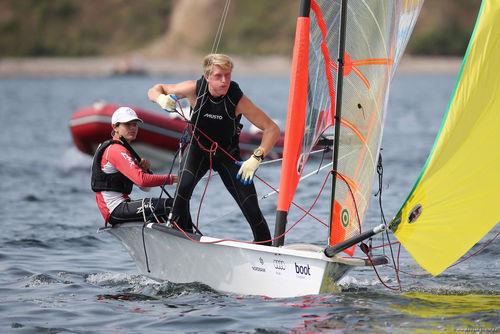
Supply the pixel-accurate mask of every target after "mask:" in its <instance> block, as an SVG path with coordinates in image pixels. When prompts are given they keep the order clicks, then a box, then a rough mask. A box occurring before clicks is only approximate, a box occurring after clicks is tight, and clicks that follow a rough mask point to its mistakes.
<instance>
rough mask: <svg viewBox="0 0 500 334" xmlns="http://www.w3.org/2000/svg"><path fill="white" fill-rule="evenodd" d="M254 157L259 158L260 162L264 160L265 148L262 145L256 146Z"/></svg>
mask: <svg viewBox="0 0 500 334" xmlns="http://www.w3.org/2000/svg"><path fill="white" fill-rule="evenodd" d="M253 157H254V158H255V159H257V160H259V162H262V160H264V150H263V149H261V148H260V147H258V148H256V149H255V151H253Z"/></svg>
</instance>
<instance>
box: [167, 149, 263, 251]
mask: <svg viewBox="0 0 500 334" xmlns="http://www.w3.org/2000/svg"><path fill="white" fill-rule="evenodd" d="M185 152H188V154H187V156H185V157H184V159H183V162H182V165H181V171H180V173H179V184H178V185H177V194H176V195H177V196H176V198H175V201H174V207H173V209H172V213H173V217H174V220H175V221H176V222H177V224H179V226H180V227H181V228H182V229H183V230H185V231H187V232H192V231H193V222H192V220H191V214H190V209H189V201H190V199H191V195H192V194H193V191H194V188H195V187H196V184H198V182H199V181H200V180H201V178H202V177H203V176H204V175H205V173H206V172H207V171H208V170H209V168H210V156H209V154H210V153H209V152H206V151H203V150H202V149H201V148H200V147H199V146H198V144H196V143H192V144H191V149H189V146H188V147H187V148H186V150H185ZM237 158H240V157H239V154H238V155H237ZM212 167H213V169H214V170H215V171H217V172H218V173H219V175H220V177H221V179H222V182H223V183H224V185H225V186H226V189H227V190H228V191H229V193H230V194H231V195H232V196H233V198H234V199H235V201H236V203H237V204H238V206H239V207H240V209H241V211H242V212H243V215H244V216H245V218H246V219H247V221H248V223H249V224H250V228H251V229H252V233H253V237H254V241H268V240H270V239H271V233H270V232H269V227H268V226H267V222H266V219H265V218H264V216H263V214H262V212H261V211H260V208H259V203H258V200H257V193H256V191H255V186H254V184H253V183H251V184H249V185H243V184H242V183H241V182H240V181H238V180H237V179H236V174H237V173H238V170H239V168H240V167H239V166H238V165H237V164H236V163H235V162H234V160H232V159H231V158H229V157H228V156H226V154H225V153H223V152H217V153H216V154H215V155H213V158H212ZM262 244H264V245H270V244H271V242H270V241H269V242H266V243H262Z"/></svg>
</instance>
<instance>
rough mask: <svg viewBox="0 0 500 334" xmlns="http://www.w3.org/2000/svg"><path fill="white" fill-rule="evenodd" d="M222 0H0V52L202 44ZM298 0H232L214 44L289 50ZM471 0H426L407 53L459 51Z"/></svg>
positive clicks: (202, 48)
mask: <svg viewBox="0 0 500 334" xmlns="http://www.w3.org/2000/svg"><path fill="white" fill-rule="evenodd" d="M224 3H225V1H224V0H175V1H174V0H142V1H133V0H104V1H79V0H3V1H1V2H0V57H56V56H57V57H68V56H69V57H73V56H111V55H119V54H123V53H127V52H131V51H135V52H139V53H142V54H143V55H154V56H164V55H167V54H177V55H182V54H192V53H206V52H208V51H210V49H211V47H212V43H213V41H214V37H215V34H216V31H217V26H218V24H219V20H220V17H221V14H222V11H223V7H224ZM298 4H299V0H273V1H269V0H252V1H232V2H231V6H230V8H229V15H228V18H227V21H226V23H225V28H224V32H223V35H222V39H221V43H220V45H219V50H223V51H224V52H226V53H231V54H236V55H243V56H244V55H272V54H277V55H289V54H290V53H291V48H292V43H293V35H294V25H295V17H296V13H297V8H298ZM479 6H480V1H479V0H427V1H426V3H425V4H424V7H423V10H422V13H421V15H420V18H419V21H418V22H417V26H416V30H415V33H414V35H413V37H412V39H411V41H410V44H409V46H408V53H411V54H417V55H461V54H463V52H464V50H465V48H466V46H467V42H468V39H469V36H470V33H471V31H472V29H473V26H474V22H475V18H476V15H477V11H478V8H479Z"/></svg>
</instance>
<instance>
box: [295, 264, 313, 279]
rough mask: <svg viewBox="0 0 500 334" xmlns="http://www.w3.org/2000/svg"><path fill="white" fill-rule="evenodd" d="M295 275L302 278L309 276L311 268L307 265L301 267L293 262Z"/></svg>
mask: <svg viewBox="0 0 500 334" xmlns="http://www.w3.org/2000/svg"><path fill="white" fill-rule="evenodd" d="M295 273H297V274H300V275H304V276H311V268H310V267H309V265H306V266H301V265H298V264H297V262H295Z"/></svg>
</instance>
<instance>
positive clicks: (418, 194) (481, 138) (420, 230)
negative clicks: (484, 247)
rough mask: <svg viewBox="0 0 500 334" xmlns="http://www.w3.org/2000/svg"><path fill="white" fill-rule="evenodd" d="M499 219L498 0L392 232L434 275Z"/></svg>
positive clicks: (484, 19)
mask: <svg viewBox="0 0 500 334" xmlns="http://www.w3.org/2000/svg"><path fill="white" fill-rule="evenodd" d="M418 206H420V210H418V209H415V208H418ZM419 214H420V215H419ZM410 216H411V218H409V217H410ZM415 217H416V218H415ZM410 220H411V222H410ZM499 221H500V1H499V0H484V1H483V3H482V5H481V10H480V11H479V15H478V19H477V22H476V26H475V28H474V33H473V34H472V38H471V41H470V43H469V47H468V49H467V52H466V54H465V57H464V62H463V64H462V68H461V71H460V75H459V79H458V83H457V86H456V87H455V92H454V94H453V96H452V98H451V100H450V104H449V107H448V112H447V114H446V116H445V119H444V122H443V124H442V126H441V129H440V131H439V134H438V136H437V139H436V142H435V143H434V148H433V150H432V152H431V154H430V155H429V158H428V160H427V163H426V165H425V166H424V168H423V170H422V172H421V174H420V177H419V179H418V180H417V183H416V184H415V186H414V188H413V190H412V192H411V194H410V195H409V196H408V199H407V201H406V202H405V204H403V207H402V208H401V209H400V211H399V213H398V215H397V216H396V218H395V219H394V220H393V223H392V224H391V227H392V228H393V230H395V233H394V234H395V235H396V237H397V238H398V239H399V241H401V243H402V244H403V246H404V247H405V248H406V249H407V250H408V252H410V254H411V255H412V256H413V258H414V259H415V260H416V261H417V262H418V264H419V265H420V266H422V267H423V268H424V269H426V270H427V271H429V272H430V273H431V274H433V275H438V274H439V273H441V272H442V271H444V270H445V269H446V268H447V267H449V266H450V265H451V264H452V263H453V262H455V261H456V260H457V259H459V258H460V257H461V256H462V255H463V254H465V253H466V252H467V251H468V250H469V249H470V248H472V247H473V246H474V245H475V244H476V243H477V242H478V241H479V240H481V238H482V237H484V235H485V234H486V233H488V231H490V230H491V229H492V228H493V227H495V225H496V224H497V222H499ZM398 222H399V225H397V226H395V225H396V224H397V223H398Z"/></svg>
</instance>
